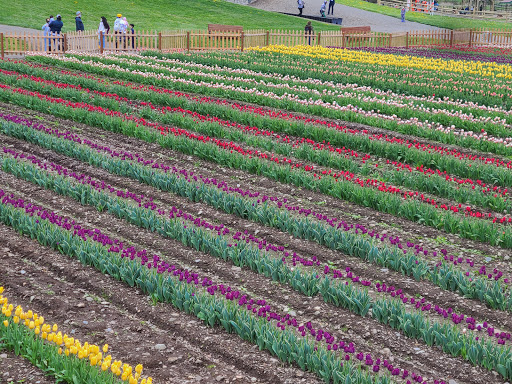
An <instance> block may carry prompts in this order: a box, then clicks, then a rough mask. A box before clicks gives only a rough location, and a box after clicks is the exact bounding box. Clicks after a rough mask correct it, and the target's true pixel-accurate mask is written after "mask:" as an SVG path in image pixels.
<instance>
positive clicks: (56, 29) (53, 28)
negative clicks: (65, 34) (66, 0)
mask: <svg viewBox="0 0 512 384" xmlns="http://www.w3.org/2000/svg"><path fill="white" fill-rule="evenodd" d="M63 25H64V23H63V22H62V18H61V17H60V15H57V18H56V19H55V20H53V21H51V22H50V24H48V26H49V27H50V32H51V33H52V34H53V35H60V31H61V30H62V26H63Z"/></svg>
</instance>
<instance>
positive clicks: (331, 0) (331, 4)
mask: <svg viewBox="0 0 512 384" xmlns="http://www.w3.org/2000/svg"><path fill="white" fill-rule="evenodd" d="M335 3H336V0H329V9H328V10H327V14H328V15H334V4H335Z"/></svg>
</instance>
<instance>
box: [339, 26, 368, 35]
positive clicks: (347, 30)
mask: <svg viewBox="0 0 512 384" xmlns="http://www.w3.org/2000/svg"><path fill="white" fill-rule="evenodd" d="M340 29H341V32H342V33H343V34H344V35H345V34H349V33H350V34H352V33H366V32H371V31H372V27H370V26H369V25H368V26H364V27H344V28H340Z"/></svg>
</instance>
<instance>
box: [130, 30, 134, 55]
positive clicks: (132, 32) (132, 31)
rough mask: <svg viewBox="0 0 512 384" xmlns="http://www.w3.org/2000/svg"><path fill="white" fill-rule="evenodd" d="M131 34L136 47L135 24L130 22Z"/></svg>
mask: <svg viewBox="0 0 512 384" xmlns="http://www.w3.org/2000/svg"><path fill="white" fill-rule="evenodd" d="M130 35H131V39H132V49H135V25H133V24H130Z"/></svg>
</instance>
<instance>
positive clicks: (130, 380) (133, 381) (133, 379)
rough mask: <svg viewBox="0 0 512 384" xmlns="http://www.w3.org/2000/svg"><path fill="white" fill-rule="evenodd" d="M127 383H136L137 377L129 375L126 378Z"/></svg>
mask: <svg viewBox="0 0 512 384" xmlns="http://www.w3.org/2000/svg"><path fill="white" fill-rule="evenodd" d="M128 384H137V379H136V378H135V377H133V376H130V378H129V379H128Z"/></svg>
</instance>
